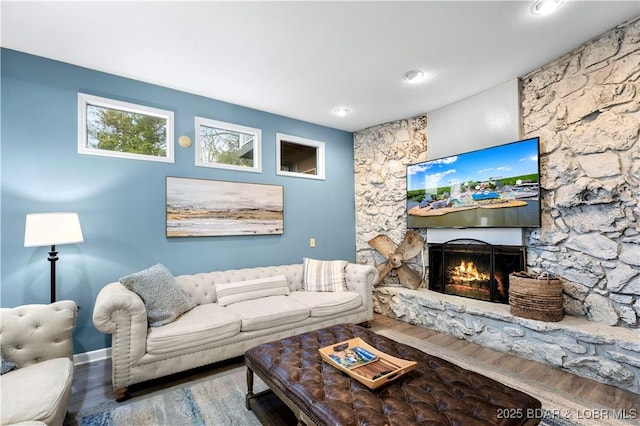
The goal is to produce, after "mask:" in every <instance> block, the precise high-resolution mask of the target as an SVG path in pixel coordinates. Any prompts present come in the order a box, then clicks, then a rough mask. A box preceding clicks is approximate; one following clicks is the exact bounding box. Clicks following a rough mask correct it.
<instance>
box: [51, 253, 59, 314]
mask: <svg viewBox="0 0 640 426" xmlns="http://www.w3.org/2000/svg"><path fill="white" fill-rule="evenodd" d="M57 260H58V252H57V251H56V246H55V245H53V244H52V245H51V250H50V251H49V262H51V303H53V302H55V301H56V261H57Z"/></svg>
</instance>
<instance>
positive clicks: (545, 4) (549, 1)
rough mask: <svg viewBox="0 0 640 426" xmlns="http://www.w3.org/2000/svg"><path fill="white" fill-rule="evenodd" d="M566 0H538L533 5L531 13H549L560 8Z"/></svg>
mask: <svg viewBox="0 0 640 426" xmlns="http://www.w3.org/2000/svg"><path fill="white" fill-rule="evenodd" d="M563 4H564V0H537V1H536V2H535V3H533V6H531V13H533V14H534V15H548V14H550V13H553V12H555V11H556V10H558V9H560V6H562V5H563Z"/></svg>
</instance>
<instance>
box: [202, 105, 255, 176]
mask: <svg viewBox="0 0 640 426" xmlns="http://www.w3.org/2000/svg"><path fill="white" fill-rule="evenodd" d="M261 149H262V130H260V129H254V128H251V127H245V126H239V125H237V124H231V123H224V122H222V121H215V120H209V119H207V118H202V117H196V166H202V167H217V168H221V169H231V170H241V171H245V172H256V173H261V172H262V160H261Z"/></svg>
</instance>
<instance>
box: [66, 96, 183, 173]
mask: <svg viewBox="0 0 640 426" xmlns="http://www.w3.org/2000/svg"><path fill="white" fill-rule="evenodd" d="M89 105H92V106H96V107H101V108H108V109H115V110H119V111H125V112H131V113H134V114H144V115H148V116H151V117H157V118H163V119H165V120H166V139H167V145H166V156H164V157H159V156H155V155H147V154H137V153H131V152H121V151H109V150H106V149H99V148H89V146H88V145H89V132H88V127H87V108H88V106H89ZM174 129H175V122H174V113H173V111H169V110H165V109H160V108H154V107H150V106H146V105H140V104H134V103H130V102H124V101H119V100H116V99H110V98H103V97H100V96H95V95H89V94H86V93H81V92H78V153H79V154H86V155H97V156H101V157H114V158H125V159H129V160H142V161H155V162H161V163H175V148H174V146H175V143H174V137H175V131H174Z"/></svg>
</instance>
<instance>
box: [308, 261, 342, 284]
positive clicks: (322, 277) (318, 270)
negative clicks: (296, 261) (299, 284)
mask: <svg viewBox="0 0 640 426" xmlns="http://www.w3.org/2000/svg"><path fill="white" fill-rule="evenodd" d="M348 263H349V262H347V261H346V260H315V259H308V258H306V257H305V258H304V289H305V290H307V291H347V280H346V272H345V269H346V267H347V264H348Z"/></svg>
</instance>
